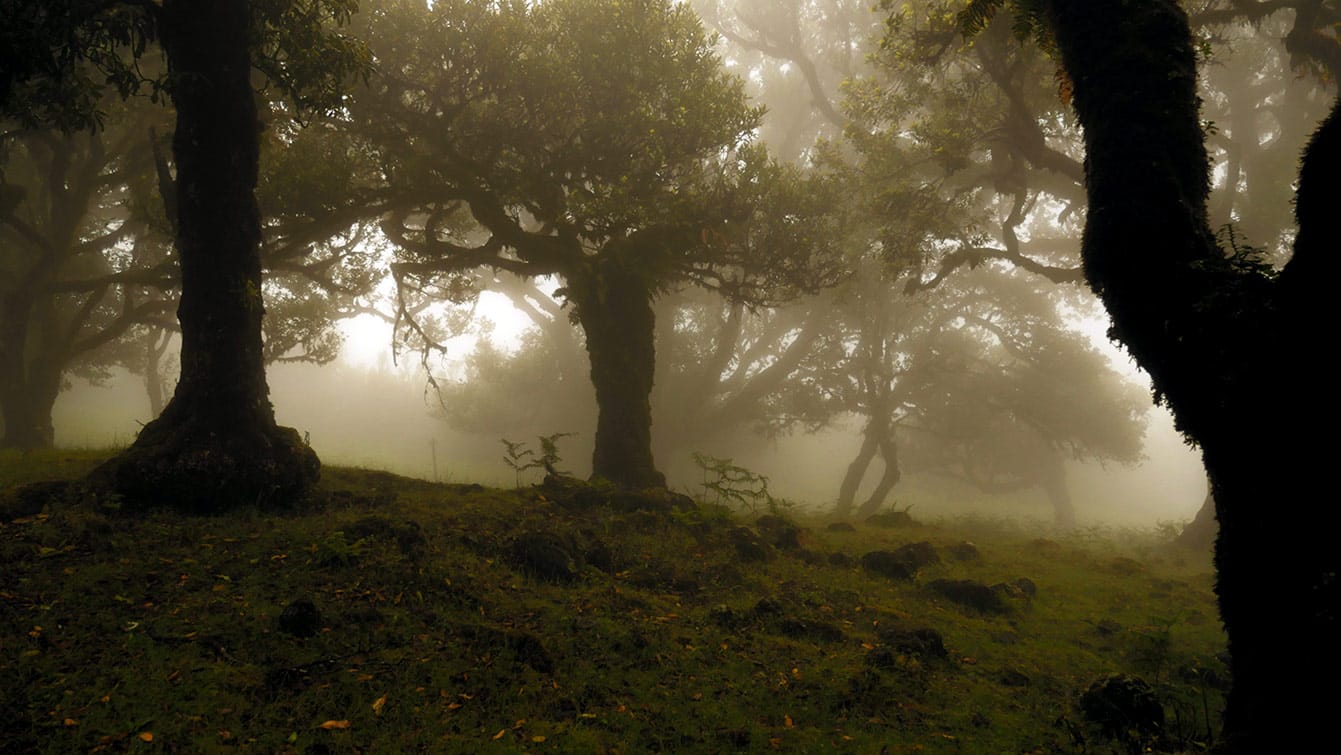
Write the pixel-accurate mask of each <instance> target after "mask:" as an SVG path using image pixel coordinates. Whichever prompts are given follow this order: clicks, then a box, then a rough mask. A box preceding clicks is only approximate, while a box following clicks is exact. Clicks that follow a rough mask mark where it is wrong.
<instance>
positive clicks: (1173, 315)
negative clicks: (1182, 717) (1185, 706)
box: [1048, 0, 1341, 753]
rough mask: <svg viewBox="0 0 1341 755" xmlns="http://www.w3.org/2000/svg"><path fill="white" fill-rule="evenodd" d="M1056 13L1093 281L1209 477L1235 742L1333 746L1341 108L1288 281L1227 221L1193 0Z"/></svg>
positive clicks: (1227, 745) (1307, 198) (1250, 747)
mask: <svg viewBox="0 0 1341 755" xmlns="http://www.w3.org/2000/svg"><path fill="white" fill-rule="evenodd" d="M1048 8H1049V14H1050V20H1051V23H1052V27H1053V29H1054V32H1055V35H1056V39H1057V42H1058V47H1059V49H1060V52H1061V54H1062V59H1063V64H1064V66H1065V68H1066V71H1067V73H1068V74H1069V76H1070V79H1071V81H1072V83H1073V85H1074V105H1075V108H1076V111H1077V112H1078V114H1079V116H1080V121H1081V123H1082V125H1083V127H1084V130H1085V146H1086V185H1087V191H1088V195H1089V209H1088V216H1087V221H1086V230H1085V239H1084V246H1083V255H1084V263H1085V272H1086V277H1087V279H1088V281H1089V283H1090V286H1091V287H1092V288H1093V289H1094V290H1095V292H1096V293H1097V294H1098V295H1099V296H1100V298H1101V299H1102V300H1103V302H1104V304H1105V306H1106V307H1107V308H1108V311H1109V313H1110V314H1111V316H1112V318H1113V329H1112V331H1111V334H1112V335H1113V336H1114V337H1115V338H1117V339H1118V340H1120V341H1121V342H1122V343H1123V344H1125V345H1126V347H1127V348H1128V349H1129V350H1130V352H1131V353H1132V354H1133V356H1135V358H1136V359H1137V361H1138V362H1139V363H1140V364H1141V366H1142V367H1143V368H1145V370H1146V371H1147V372H1149V373H1150V375H1151V378H1152V381H1153V383H1154V386H1155V390H1156V391H1158V392H1159V394H1161V395H1162V396H1163V397H1164V399H1165V400H1166V401H1167V402H1168V404H1169V405H1170V407H1171V408H1172V409H1173V412H1174V416H1175V417H1176V419H1177V422H1178V427H1179V429H1181V430H1182V431H1183V432H1184V433H1186V434H1187V435H1188V436H1189V437H1191V438H1192V439H1194V440H1195V441H1196V442H1197V443H1198V444H1199V445H1200V447H1201V449H1202V454H1203V459H1204V462H1205V466H1206V470H1207V474H1208V475H1209V477H1210V480H1211V487H1212V494H1213V496H1214V500H1215V509H1216V516H1217V518H1218V519H1219V522H1220V532H1219V536H1218V540H1217V543H1216V554H1215V561H1216V568H1217V572H1218V578H1217V583H1216V593H1217V595H1218V598H1219V604H1220V612H1221V617H1222V619H1223V621H1224V624H1225V630H1226V632H1227V634H1228V636H1229V649H1230V654H1231V656H1232V672H1233V688H1232V689H1231V691H1230V694H1229V700H1228V705H1227V710H1226V712H1225V720H1224V737H1223V738H1222V740H1221V741H1220V742H1219V743H1218V745H1217V747H1218V751H1219V752H1223V753H1264V752H1313V751H1318V748H1319V747H1320V746H1323V743H1324V742H1325V741H1328V740H1329V739H1331V735H1330V731H1329V729H1328V722H1329V721H1330V718H1331V716H1332V714H1333V713H1334V711H1335V709H1336V704H1337V697H1338V696H1337V693H1336V691H1335V690H1336V686H1335V683H1334V682H1335V680H1336V679H1337V678H1338V672H1341V661H1339V660H1338V656H1337V654H1336V653H1335V652H1333V646H1334V643H1335V641H1336V638H1337V637H1338V636H1341V626H1339V625H1338V621H1337V617H1338V606H1341V589H1338V584H1341V583H1338V579H1337V574H1338V572H1341V549H1338V548H1337V547H1336V544H1335V532H1334V531H1333V529H1332V528H1329V527H1325V526H1319V524H1318V521H1317V519H1318V516H1319V515H1320V511H1319V510H1318V507H1319V506H1329V507H1330V505H1331V503H1330V501H1326V500H1324V498H1325V496H1326V494H1325V492H1324V491H1328V490H1331V489H1332V480H1331V459H1330V458H1329V457H1331V456H1333V455H1334V453H1333V450H1332V448H1331V444H1329V443H1325V442H1319V441H1318V440H1317V439H1316V438H1317V435H1316V433H1318V432H1322V433H1331V432H1334V429H1335V428H1336V426H1337V411H1336V401H1335V386H1334V385H1332V384H1331V381H1332V380H1333V379H1334V378H1333V373H1332V372H1331V370H1329V369H1324V368H1322V366H1321V359H1322V356H1321V355H1322V354H1323V352H1324V350H1325V349H1326V348H1327V345H1326V341H1325V338H1324V339H1320V338H1319V337H1318V335H1317V334H1327V333H1331V332H1333V331H1334V330H1335V328H1336V325H1337V318H1338V313H1337V310H1336V309H1335V307H1334V305H1333V304H1332V303H1331V302H1332V296H1333V293H1332V291H1331V289H1332V287H1334V286H1335V285H1336V282H1337V276H1336V272H1337V270H1336V267H1337V264H1338V258H1339V257H1338V250H1337V249H1336V238H1337V236H1336V229H1335V223H1336V221H1335V206H1336V205H1335V202H1336V197H1337V195H1338V189H1337V187H1336V186H1335V184H1336V182H1337V181H1338V179H1341V116H1338V114H1337V111H1336V109H1335V108H1334V109H1333V113H1332V115H1331V116H1330V117H1329V118H1328V120H1327V121H1326V122H1325V123H1324V125H1323V126H1322V127H1321V128H1320V129H1319V130H1318V132H1317V133H1316V134H1315V135H1314V137H1313V140H1312V142H1311V144H1310V146H1309V148H1308V150H1307V151H1306V152H1305V155H1304V159H1303V163H1302V166H1301V170H1300V181H1299V189H1298V194H1297V197H1296V217H1297V220H1298V223H1299V233H1298V236H1297V239H1296V242H1295V250H1294V256H1293V258H1292V259H1291V260H1290V262H1289V263H1288V265H1287V266H1286V268H1285V269H1284V270H1283V271H1282V272H1281V274H1280V275H1279V276H1273V275H1271V274H1270V273H1269V272H1268V271H1266V270H1264V269H1263V268H1262V267H1260V266H1257V265H1254V264H1252V263H1251V261H1250V260H1245V259H1242V258H1239V259H1233V258H1230V257H1229V256H1228V255H1227V254H1226V252H1225V251H1224V250H1222V249H1221V248H1220V247H1219V246H1218V245H1217V243H1216V240H1215V236H1214V234H1213V233H1212V231H1211V229H1210V227H1209V224H1208V221H1207V215H1206V199H1207V195H1208V192H1209V176H1210V168H1209V160H1208V157H1207V153H1206V149H1205V142H1204V134H1203V131H1202V124H1201V122H1200V113H1199V108H1198V99H1197V71H1196V55H1195V51H1194V44H1193V40H1192V35H1191V33H1190V31H1189V26H1188V20H1187V17H1186V15H1185V13H1184V11H1183V10H1182V9H1181V8H1180V7H1179V5H1178V3H1177V2H1176V1H1175V0H1051V1H1050V2H1049V3H1048Z"/></svg>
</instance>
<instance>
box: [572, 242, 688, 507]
mask: <svg viewBox="0 0 1341 755" xmlns="http://www.w3.org/2000/svg"><path fill="white" fill-rule="evenodd" d="M568 283H569V286H568V287H569V295H570V297H571V299H572V301H573V302H574V303H575V304H576V305H577V319H578V323H579V324H580V325H581V326H582V330H583V332H584V333H586V336H587V354H588V356H589V357H590V359H591V382H592V385H593V386H595V388H596V405H597V419H596V448H595V451H594V452H593V454H592V459H591V476H592V478H593V479H605V480H609V481H610V482H613V483H615V484H617V485H620V486H622V487H627V488H652V487H665V486H666V477H665V475H663V474H662V473H661V472H659V471H657V468H656V464H655V463H654V462H653V460H652V404H651V394H652V380H653V373H654V372H655V370H656V338H655V327H656V316H655V315H654V313H653V311H652V297H653V292H652V288H651V284H650V282H649V281H648V280H647V277H646V274H645V272H644V271H642V270H640V269H639V267H638V265H637V256H636V255H635V254H632V253H631V250H628V251H626V250H622V249H619V248H618V244H617V243H615V244H611V245H608V246H607V247H606V249H604V250H602V253H601V255H599V256H596V257H592V258H590V259H589V260H588V261H587V265H586V266H585V267H584V269H583V270H581V271H580V272H578V273H577V274H574V275H572V276H570V279H569V282H568Z"/></svg>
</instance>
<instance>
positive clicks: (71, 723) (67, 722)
mask: <svg viewBox="0 0 1341 755" xmlns="http://www.w3.org/2000/svg"><path fill="white" fill-rule="evenodd" d="M63 723H64V724H65V725H66V726H78V725H79V722H78V721H76V720H74V719H73V718H67V719H65V721H64V722H63Z"/></svg>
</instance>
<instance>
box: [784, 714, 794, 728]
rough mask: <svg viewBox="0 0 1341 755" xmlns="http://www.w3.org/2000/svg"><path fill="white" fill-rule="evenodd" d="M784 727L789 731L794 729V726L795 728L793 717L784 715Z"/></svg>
mask: <svg viewBox="0 0 1341 755" xmlns="http://www.w3.org/2000/svg"><path fill="white" fill-rule="evenodd" d="M782 725H783V726H785V727H787V728H788V729H790V728H792V727H793V726H795V725H796V724H795V723H793V722H792V717H791V716H787V715H784V716H783V717H782Z"/></svg>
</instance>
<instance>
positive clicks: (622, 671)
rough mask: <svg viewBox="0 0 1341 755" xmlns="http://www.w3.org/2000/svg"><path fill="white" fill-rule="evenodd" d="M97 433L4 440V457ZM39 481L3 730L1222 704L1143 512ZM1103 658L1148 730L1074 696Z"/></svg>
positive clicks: (1187, 576)
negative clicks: (913, 558)
mask: <svg viewBox="0 0 1341 755" xmlns="http://www.w3.org/2000/svg"><path fill="white" fill-rule="evenodd" d="M96 460H97V457H96V454H59V453H58V454H54V455H44V456H32V455H28V456H21V455H12V454H11V455H5V456H0V483H3V484H6V485H14V484H18V483H26V482H30V481H32V480H34V479H38V478H43V477H50V476H56V477H62V476H63V477H66V478H69V477H73V476H76V475H78V474H80V473H82V472H83V471H84V470H86V469H88V468H89V467H91V465H92V464H94V463H96ZM51 492H52V491H48V493H51ZM54 492H55V494H56V496H57V498H59V497H60V496H61V495H64V497H65V499H66V500H64V501H60V502H52V503H47V504H45V505H44V506H43V507H42V508H41V510H40V511H34V510H33V508H32V507H31V506H30V507H29V508H27V509H25V507H24V502H23V500H22V499H21V498H19V497H16V496H15V494H14V492H13V489H12V488H11V489H10V491H9V493H8V494H0V502H3V507H5V510H4V511H0V677H3V678H4V679H6V680H7V683H6V684H4V685H2V686H0V696H3V697H2V698H0V743H3V745H0V750H3V751H4V752H50V753H69V752H90V751H99V752H122V751H137V752H138V751H144V752H150V751H159V750H161V751H168V752H192V753H194V752H257V753H270V752H291V753H332V752H388V753H390V752H415V751H425V752H469V753H474V752H508V753H516V752H536V753H544V752H650V751H667V752H736V751H773V750H778V751H783V752H853V753H873V752H880V751H882V748H886V749H885V750H884V751H886V752H954V753H1025V752H1081V751H1085V752H1110V751H1111V752H1127V751H1140V749H1141V748H1142V747H1146V746H1149V747H1152V748H1155V749H1162V750H1166V751H1173V750H1179V749H1182V750H1196V749H1199V747H1200V744H1199V743H1204V742H1205V741H1206V738H1207V730H1208V727H1209V728H1214V727H1215V721H1216V720H1217V718H1218V715H1219V710H1220V707H1221V705H1222V698H1221V693H1220V691H1219V690H1220V688H1221V687H1223V680H1224V676H1225V670H1224V667H1223V664H1222V663H1221V662H1220V661H1219V660H1217V658H1216V655H1217V654H1218V653H1221V652H1222V651H1223V649H1224V639H1223V634H1222V633H1221V631H1220V628H1219V623H1218V621H1217V619H1216V613H1215V607H1214V603H1213V599H1212V595H1211V569H1210V564H1209V560H1208V559H1206V558H1204V557H1202V556H1193V555H1188V554H1175V553H1171V552H1163V551H1161V550H1159V549H1158V548H1157V547H1156V545H1155V543H1156V538H1155V536H1154V534H1153V533H1151V534H1150V535H1148V536H1143V535H1134V534H1131V533H1127V534H1124V535H1122V536H1121V537H1118V536H1116V535H1106V534H1105V533H1096V532H1083V533H1076V534H1074V535H1070V536H1066V537H1062V536H1050V537H1049V538H1047V539H1044V538H1040V537H1039V536H1038V535H1036V534H1030V533H1026V532H1021V531H1017V530H1015V529H1014V528H1012V527H1011V526H1010V525H1008V524H1006V523H1002V522H984V521H980V520H979V521H974V520H963V521H952V522H941V523H936V524H934V525H928V524H922V525H912V526H908V525H905V526H877V525H874V524H857V525H856V526H855V528H853V529H852V530H851V531H844V530H842V529H835V530H831V529H830V528H829V527H828V526H827V524H826V523H824V522H820V521H810V520H802V521H797V522H795V524H796V525H799V528H798V529H792V528H791V526H789V524H788V523H787V522H784V521H779V520H776V519H764V520H763V521H762V522H759V523H757V524H756V522H755V519H756V517H752V516H751V517H745V516H739V517H737V516H733V515H732V514H731V513H730V512H727V511H725V510H723V509H718V508H713V507H698V508H682V507H681V505H682V503H683V502H681V501H677V500H673V499H671V498H668V497H657V496H652V497H639V496H629V495H619V494H614V493H612V492H610V491H603V490H597V489H591V488H586V487H583V486H577V485H568V486H564V487H559V488H549V489H542V488H528V489H524V490H520V491H509V490H494V489H485V488H481V487H479V486H471V485H434V484H429V483H424V482H419V481H415V480H408V479H404V478H398V477H394V476H392V475H388V474H386V473H380V472H371V471H362V470H353V469H327V470H326V472H325V480H324V482H323V483H322V489H321V492H320V493H319V495H317V496H316V497H315V499H314V500H313V501H310V502H307V503H305V504H303V505H301V506H299V507H296V508H294V509H293V510H290V511H285V512H278V513H275V512H262V511H257V510H245V511H240V512H237V513H234V514H230V515H226V516H220V517H213V518H187V517H182V516H179V515H175V514H171V513H167V512H166V511H159V512H152V513H148V514H134V515H132V514H129V513H127V512H124V511H121V510H120V509H119V507H118V506H117V505H116V502H115V501H102V502H97V501H91V500H83V499H81V496H80V495H79V494H78V492H77V491H66V492H64V493H62V492H61V491H59V490H56V491H54ZM966 541H970V542H971V543H972V547H971V548H970V547H965V546H964V545H963V544H964V543H965V542H966ZM914 543H929V544H930V548H928V547H926V546H918V547H914V548H912V549H909V550H905V551H903V552H901V555H899V556H891V557H888V558H885V559H883V560H882V558H880V557H868V558H866V560H865V563H866V566H865V567H864V566H863V556H864V555H865V554H867V553H870V552H872V551H895V550H896V549H898V548H899V547H901V546H905V545H908V544H914ZM909 553H913V554H917V555H919V556H922V557H929V556H928V554H930V555H934V556H935V557H937V558H938V559H939V563H927V564H925V565H922V566H921V567H920V568H916V569H915V573H912V572H913V571H914V568H913V567H914V566H915V565H910V563H909V562H908V561H907V560H906V558H905V557H906V556H907V555H908V554H909ZM891 559H892V560H891ZM889 563H893V564H895V566H896V567H897V568H889V567H888V564H889ZM882 565H884V566H885V571H887V572H888V573H890V574H898V573H900V572H899V569H901V568H905V567H906V568H907V569H908V572H909V574H910V575H911V579H901V578H897V577H892V576H884V575H881V574H879V573H877V572H875V571H872V569H871V568H867V567H881V566H882ZM1022 578H1023V579H1022ZM938 580H963V581H961V582H950V581H942V582H938ZM970 582H972V583H981V585H999V586H998V587H997V589H996V590H995V591H990V590H989V591H985V592H984V591H983V590H979V589H976V588H973V587H964V586H965V585H968V584H970ZM956 585H958V586H959V587H958V588H957V587H956ZM981 585H980V586H981ZM938 588H939V589H938ZM984 589H985V588H984ZM1031 593H1032V595H1031ZM957 601H970V602H973V601H976V607H970V606H969V605H966V604H963V603H961V602H957ZM312 609H315V611H313V610H312ZM926 630H934V631H926ZM941 645H943V651H942V647H941ZM1119 672H1121V673H1128V674H1133V675H1138V676H1140V677H1141V678H1143V679H1144V680H1145V681H1146V682H1148V683H1149V684H1150V685H1151V687H1152V689H1153V690H1154V692H1155V693H1156V694H1157V695H1158V696H1159V699H1160V701H1161V702H1162V704H1163V708H1164V712H1165V717H1166V718H1165V725H1164V728H1163V729H1162V731H1161V732H1159V733H1146V734H1137V733H1136V732H1135V731H1134V730H1133V732H1132V733H1130V734H1128V733H1127V732H1125V731H1124V728H1132V727H1133V726H1134V725H1132V726H1123V725H1118V726H1116V727H1115V728H1114V731H1110V732H1109V733H1108V734H1107V735H1105V734H1104V733H1103V732H1102V730H1101V727H1100V726H1099V725H1097V724H1094V723H1091V722H1089V721H1087V720H1086V718H1085V717H1084V716H1083V715H1082V713H1081V712H1080V708H1079V706H1078V700H1079V697H1080V695H1081V693H1083V692H1084V691H1085V690H1086V689H1087V688H1088V687H1089V686H1090V684H1091V683H1092V682H1094V681H1095V680H1096V679H1098V678H1100V677H1102V676H1104V675H1108V674H1114V673H1119ZM1114 735H1115V736H1116V737H1117V739H1112V738H1111V737H1112V736H1114Z"/></svg>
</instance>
